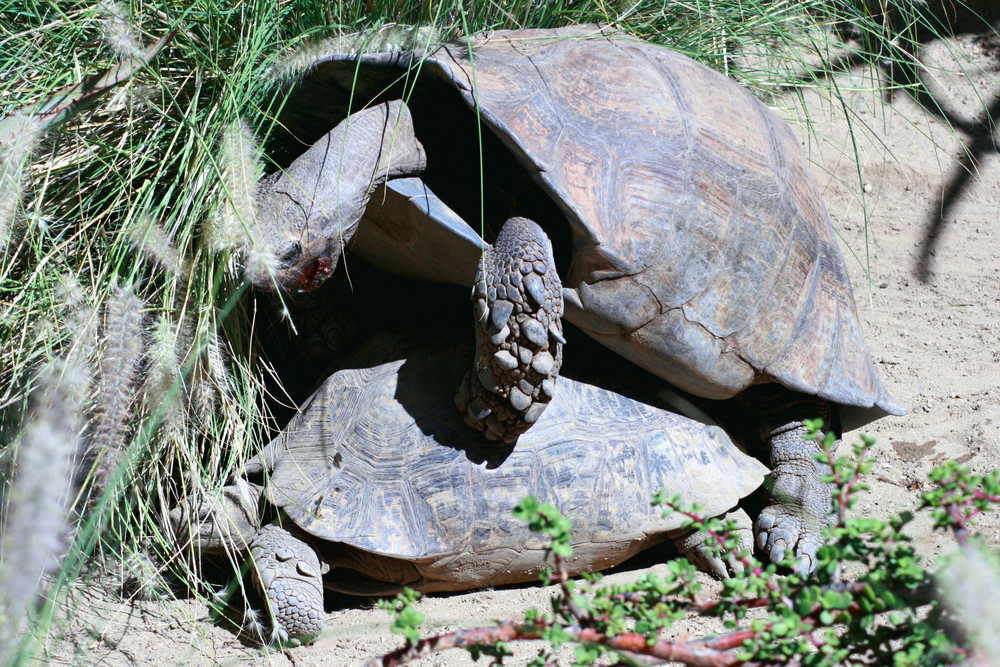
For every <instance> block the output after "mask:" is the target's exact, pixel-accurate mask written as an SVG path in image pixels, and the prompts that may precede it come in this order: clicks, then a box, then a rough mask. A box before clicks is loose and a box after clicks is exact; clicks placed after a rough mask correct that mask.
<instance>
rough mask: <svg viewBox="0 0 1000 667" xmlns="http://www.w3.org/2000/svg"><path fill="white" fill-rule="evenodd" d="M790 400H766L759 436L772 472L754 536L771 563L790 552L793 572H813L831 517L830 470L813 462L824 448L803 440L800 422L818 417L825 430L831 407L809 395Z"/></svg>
mask: <svg viewBox="0 0 1000 667" xmlns="http://www.w3.org/2000/svg"><path fill="white" fill-rule="evenodd" d="M769 398H770V397H769ZM788 398H789V396H788V395H787V394H786V395H785V396H783V397H782V399H784V400H781V401H780V402H779V400H765V401H764V406H763V407H764V410H763V413H762V414H763V419H762V426H761V436H762V437H763V438H764V441H765V442H766V443H768V445H769V448H770V454H771V457H770V458H771V474H770V475H769V476H768V478H767V480H766V481H765V484H766V485H767V491H768V493H767V500H766V501H765V506H764V509H763V510H762V511H761V513H760V515H759V516H758V517H757V521H756V523H755V525H754V532H755V533H756V537H757V546H758V547H759V548H760V549H762V550H763V551H764V552H766V553H767V554H768V555H769V556H770V558H771V561H772V562H775V563H777V562H780V561H781V560H782V559H784V558H785V556H786V555H788V554H792V555H793V556H794V557H795V558H796V559H797V560H798V567H797V569H798V570H799V571H800V572H805V573H808V572H812V571H813V570H814V569H815V568H816V552H817V550H818V549H819V547H820V546H822V544H823V530H824V529H825V528H826V527H827V526H829V525H831V524H832V523H833V520H834V515H833V511H832V510H833V507H832V495H831V491H832V486H831V485H830V484H827V483H825V482H823V481H821V477H822V476H824V475H828V474H830V470H829V467H828V465H827V464H825V463H821V462H819V461H817V460H816V455H817V454H819V453H821V452H822V451H823V448H822V445H821V444H820V442H819V441H818V440H806V439H805V438H804V436H805V435H806V433H807V432H808V429H806V427H805V424H804V423H803V420H804V419H815V418H817V417H819V418H821V419H822V420H823V423H824V425H825V426H826V427H827V428H828V427H829V425H830V424H831V421H832V419H831V418H832V406H831V405H830V403H829V402H828V401H825V400H822V399H818V398H815V397H811V396H795V395H791V397H790V398H791V400H788ZM775 399H777V397H775ZM838 442H839V440H838Z"/></svg>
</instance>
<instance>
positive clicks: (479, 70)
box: [281, 26, 903, 428]
mask: <svg viewBox="0 0 1000 667" xmlns="http://www.w3.org/2000/svg"><path fill="white" fill-rule="evenodd" d="M388 99H403V100H404V101H405V102H406V103H407V105H408V106H409V107H410V110H411V111H412V114H413V118H414V125H415V128H416V134H417V137H418V138H419V140H420V141H421V142H422V144H423V145H424V147H425V149H426V151H427V160H428V169H427V172H426V173H425V174H423V175H422V176H421V178H422V180H423V181H424V182H425V183H426V184H427V185H428V187H429V188H430V190H432V191H433V192H434V193H435V194H436V195H437V196H439V197H440V198H441V200H443V202H444V203H446V204H447V206H448V207H451V208H452V209H453V210H454V211H455V212H457V213H458V215H460V216H461V217H462V218H464V219H465V220H466V221H467V222H469V223H470V224H471V225H472V227H473V228H479V229H481V231H483V232H484V233H485V235H486V236H487V237H488V236H489V234H490V233H491V232H490V230H491V229H494V230H495V229H497V228H499V224H500V223H502V221H503V220H505V219H507V218H508V217H511V216H514V215H518V216H523V217H527V218H530V219H532V220H534V221H535V222H537V223H538V224H540V225H541V226H542V227H543V228H544V229H545V230H546V231H547V233H548V234H549V235H550V236H551V237H552V239H553V243H554V245H555V252H556V259H557V262H558V263H559V264H560V274H561V276H562V282H563V285H564V288H565V295H566V319H568V320H570V321H571V322H573V323H574V324H576V325H577V326H579V327H580V328H581V329H583V330H584V331H585V332H587V333H588V334H589V335H590V336H592V337H593V338H595V339H596V340H598V341H600V342H601V343H603V344H604V345H606V346H607V347H609V348H611V349H612V350H614V351H616V352H618V353H619V354H621V355H622V356H624V357H626V358H628V359H630V360H632V361H633V362H635V363H637V364H638V365H640V366H641V367H643V368H645V369H647V370H649V371H651V372H653V373H655V374H656V375H658V376H660V377H662V378H664V379H666V380H668V381H670V382H671V383H673V384H674V385H676V386H678V387H680V388H682V389H684V390H687V391H689V392H691V393H693V394H696V395H699V396H703V397H706V398H712V399H723V398H728V397H732V396H734V395H736V394H738V393H739V392H741V391H743V390H745V389H746V388H748V387H749V386H751V385H754V384H758V383H768V382H774V383H779V384H781V385H784V386H785V387H788V388H789V389H792V390H794V391H798V392H802V393H805V394H813V395H817V396H820V397H823V398H826V399H828V400H830V401H833V402H835V403H839V404H841V405H843V406H845V408H847V409H845V410H842V419H843V425H844V427H845V428H853V427H856V426H860V425H862V424H864V423H867V422H868V421H871V420H872V419H875V418H877V417H880V416H883V415H884V414H886V413H891V414H902V412H903V410H902V408H900V407H899V406H898V405H897V404H896V402H895V401H894V399H893V398H892V396H890V394H889V392H888V391H887V390H886V388H885V387H884V386H883V384H882V382H881V380H880V379H879V377H878V374H877V372H876V369H875V366H874V364H873V363H872V360H871V357H870V354H869V352H868V348H867V345H866V344H865V341H864V337H863V335H862V329H861V324H860V322H859V318H858V315H857V311H856V307H855V303H854V298H853V295H852V291H851V285H850V280H849V278H848V275H847V271H846V267H845V265H844V261H843V259H842V257H841V254H840V250H839V248H838V245H837V240H836V237H835V235H834V232H833V229H832V226H831V224H830V220H829V216H828V214H827V211H826V209H825V208H824V205H823V202H822V201H821V199H820V197H819V194H818V192H817V187H816V185H815V183H814V180H813V178H812V176H811V175H810V172H809V166H808V164H807V162H806V160H805V158H804V156H803V154H802V152H801V150H800V148H799V142H798V141H797V139H796V137H795V135H794V134H793V133H792V131H791V129H790V128H789V127H788V126H787V125H786V124H785V123H784V122H782V121H781V120H780V119H779V118H778V117H777V116H776V115H775V114H774V113H772V112H771V111H770V110H769V109H768V108H767V107H766V106H765V105H764V104H762V103H761V102H760V101H759V100H758V99H757V98H755V97H754V96H753V95H752V94H751V93H750V92H749V91H747V90H746V89H744V88H743V87H741V86H740V85H738V84H737V83H735V82H734V81H732V80H730V79H728V78H726V77H725V76H723V75H721V74H719V73H717V72H715V71H713V70H711V69H709V68H707V67H705V66H703V65H700V64H698V63H696V62H695V61H693V60H691V59H689V58H687V57H685V56H684V55H681V54H679V53H677V52H674V51H672V50H670V49H668V48H664V47H661V46H656V45H652V44H648V43H644V42H642V41H639V40H637V39H635V38H632V37H629V36H626V35H622V34H615V33H612V32H610V31H608V30H607V29H603V28H598V27H592V26H591V27H586V26H576V27H570V28H561V29H556V30H522V31H506V32H500V31H498V32H492V33H488V34H484V35H478V36H473V37H470V38H469V39H468V40H467V41H466V40H463V41H462V42H460V43H448V44H444V45H442V46H439V47H435V48H432V49H429V50H428V51H427V52H396V53H365V54H362V55H357V54H354V55H351V54H330V55H327V56H324V57H322V58H319V59H318V60H316V62H315V63H314V64H313V66H312V68H311V70H310V72H309V73H308V74H307V75H306V76H305V77H304V78H303V79H302V80H301V81H300V82H298V83H297V84H296V86H295V87H294V89H293V90H292V91H291V97H290V98H289V99H288V100H287V101H286V102H285V105H284V109H285V112H284V113H283V115H282V117H281V120H282V123H283V124H284V125H285V126H286V127H287V128H289V130H290V131H291V132H292V134H293V135H294V139H295V141H296V142H302V143H301V144H299V145H304V144H308V143H310V142H312V141H314V140H315V139H317V138H318V137H319V136H321V135H322V134H323V133H324V132H326V131H328V130H329V129H330V128H331V127H333V126H334V125H335V124H336V123H337V122H339V121H341V120H343V119H344V118H345V117H346V116H347V115H348V114H349V113H350V112H351V111H353V110H357V109H360V108H363V107H365V106H367V105H370V104H374V103H380V102H383V101H385V100H388ZM475 112H478V114H477V113H475ZM480 128H481V130H482V132H481V135H482V136H481V138H480ZM481 183H482V187H480V184H481ZM390 185H391V183H390ZM480 192H482V197H480ZM379 201H381V198H380V197H379V196H377V195H376V196H373V197H372V202H373V203H372V204H371V205H370V206H369V208H371V207H372V206H377V205H378V202H379ZM383 217H385V216H384V215H383ZM363 226H364V225H362V227H363ZM472 247H474V246H472ZM424 261H426V262H429V263H430V265H431V266H435V265H434V261H435V257H434V256H429V257H425V258H424ZM449 267H451V264H449ZM451 268H453V267H451ZM442 269H443V267H442ZM442 279H447V278H442ZM463 280H464V281H465V284H471V282H472V276H471V275H469V276H467V277H466V278H464V279H463Z"/></svg>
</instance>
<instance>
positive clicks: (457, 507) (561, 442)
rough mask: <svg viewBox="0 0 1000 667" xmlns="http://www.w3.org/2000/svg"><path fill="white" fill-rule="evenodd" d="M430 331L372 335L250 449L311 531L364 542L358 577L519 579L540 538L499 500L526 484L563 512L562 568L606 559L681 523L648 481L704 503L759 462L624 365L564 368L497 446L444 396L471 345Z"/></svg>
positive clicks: (539, 562)
mask: <svg viewBox="0 0 1000 667" xmlns="http://www.w3.org/2000/svg"><path fill="white" fill-rule="evenodd" d="M429 338H430V340H428V339H423V340H421V339H419V338H417V339H414V340H408V339H406V338H401V337H400V336H398V335H389V334H380V335H378V336H376V337H375V338H374V339H373V340H371V341H370V342H369V343H368V344H366V345H365V346H364V347H363V348H362V349H360V350H359V351H358V352H357V354H356V355H352V356H351V357H350V358H349V359H347V360H345V362H344V368H343V369H342V370H339V371H337V372H335V373H333V374H332V375H331V376H330V378H329V379H328V380H327V381H326V382H325V383H324V385H323V386H322V387H321V388H320V389H319V390H317V392H316V394H315V395H314V397H313V399H312V401H311V403H310V404H309V405H307V406H305V407H304V408H303V410H302V412H301V413H300V414H299V415H298V416H297V417H295V419H293V420H292V422H291V423H289V425H288V427H287V428H286V429H285V431H284V432H283V433H282V434H281V435H279V436H278V437H277V438H276V439H275V440H274V441H272V443H271V444H270V445H268V448H267V449H266V450H265V452H264V454H263V455H262V456H263V458H264V459H265V460H268V461H274V465H273V470H272V473H271V475H270V478H269V482H268V485H267V487H266V489H265V493H266V494H267V497H268V499H269V500H270V501H271V502H272V503H273V504H275V505H276V506H278V507H280V508H282V509H283V510H284V512H285V513H286V514H287V515H288V516H289V517H290V518H291V519H292V520H294V521H295V522H296V523H297V524H298V525H299V526H300V527H301V528H302V529H304V530H306V531H308V532H309V533H312V534H313V535H315V536H316V537H318V538H320V539H322V540H327V541H330V542H336V543H339V545H340V546H342V547H347V548H349V549H355V550H359V551H361V552H364V553H365V554H366V556H365V557H364V558H359V557H353V558H352V560H351V562H350V564H349V566H350V567H354V568H357V567H359V565H358V563H363V567H364V571H363V574H365V575H366V576H368V577H370V578H371V579H374V580H381V581H392V578H393V577H396V576H398V572H399V566H398V563H399V561H400V560H404V561H410V562H413V563H414V565H415V567H416V568H417V569H418V570H419V571H420V572H421V573H422V574H423V579H422V580H420V581H412V580H409V579H408V580H407V582H406V583H408V584H410V585H413V586H416V587H419V588H421V589H422V590H460V589H467V588H470V587H474V586H476V585H482V584H486V583H488V584H490V585H498V584H502V583H510V582H515V581H528V580H531V579H532V578H533V577H534V576H535V573H537V571H538V570H539V569H541V568H542V567H544V564H545V548H546V543H545V540H544V538H543V537H541V536H539V535H535V534H532V533H531V532H530V531H528V529H527V528H526V526H525V525H524V523H523V522H521V521H519V520H517V519H515V518H514V517H513V516H512V515H511V513H510V509H511V508H512V507H513V506H514V505H515V504H516V503H517V502H518V501H519V500H520V499H521V498H522V497H524V496H526V495H529V494H530V495H535V496H537V497H538V498H539V499H541V500H543V501H545V502H550V503H553V504H554V505H556V506H557V507H559V508H560V509H561V510H562V511H563V512H564V513H565V514H566V515H567V516H569V517H570V518H571V519H572V520H573V522H574V540H575V543H574V550H575V551H574V553H575V558H574V561H573V563H572V564H571V565H572V567H573V568H574V570H575V571H582V570H587V569H590V568H598V569H601V568H605V567H609V566H610V565H612V564H615V563H618V562H621V561H622V560H624V559H625V558H627V557H629V556H630V555H632V554H634V553H636V552H637V551H639V550H641V549H642V548H645V547H646V546H649V545H650V544H654V543H656V542H658V541H661V540H663V539H666V538H667V537H669V536H671V535H672V534H675V533H676V532H678V531H679V529H680V519H679V518H678V517H676V516H674V517H670V518H667V519H665V518H663V517H662V516H661V512H660V511H659V510H658V509H657V508H653V507H651V506H650V504H649V499H650V493H651V490H653V489H657V488H659V487H661V486H664V487H666V488H667V489H668V491H669V492H670V493H679V494H681V496H682V497H684V498H685V500H686V501H689V502H696V503H698V504H700V505H702V506H703V507H704V508H705V512H706V513H707V514H712V515H715V514H720V513H723V512H725V511H727V510H729V509H730V508H732V507H733V506H735V505H736V503H737V502H738V501H739V499H740V498H741V497H743V496H745V495H747V494H748V493H750V492H751V491H752V490H753V489H754V488H756V487H757V486H758V485H759V484H760V482H761V480H762V479H763V474H764V473H765V472H766V469H765V468H764V467H763V466H762V465H761V464H760V463H759V462H758V461H756V460H755V459H752V458H750V457H748V456H746V455H745V454H743V453H742V452H740V451H739V450H738V449H736V447H735V446H734V445H733V444H732V442H731V441H730V439H729V438H728V437H727V436H726V435H725V433H723V432H722V431H721V429H719V428H717V427H710V426H705V425H704V424H700V423H697V422H694V421H692V420H689V419H686V418H684V417H681V416H679V415H676V414H673V413H670V412H667V411H665V410H662V409H660V408H657V407H655V406H654V404H652V403H649V402H645V401H644V400H639V395H646V398H648V399H649V400H651V401H652V400H654V399H653V396H654V393H655V392H654V390H653V389H652V388H649V389H648V394H644V391H646V390H645V389H643V387H644V386H645V383H649V381H650V380H649V379H648V378H647V379H646V380H645V383H643V382H640V381H637V380H636V378H635V377H632V376H630V375H628V374H623V376H622V377H621V380H620V382H621V386H618V387H617V388H616V389H613V388H607V387H599V386H595V385H592V384H588V383H586V382H581V381H579V380H576V379H574V378H572V377H567V376H565V375H563V377H561V378H560V385H559V391H558V392H556V396H555V397H554V398H553V400H552V402H551V403H550V404H549V406H548V408H547V409H546V410H545V412H544V413H543V414H542V416H541V417H540V418H539V420H538V421H537V422H536V423H535V424H534V426H532V428H530V429H528V430H527V431H526V432H525V433H524V434H523V435H522V436H521V437H520V438H519V439H518V441H517V442H516V443H515V444H513V445H508V446H506V447H504V446H500V445H498V444H497V443H495V442H490V441H488V440H486V439H485V438H484V437H482V436H478V435H476V434H475V433H474V432H472V431H470V429H469V428H468V427H467V426H466V425H465V424H464V423H463V421H462V417H461V415H459V413H458V412H457V411H456V410H455V408H454V405H453V403H452V400H451V392H452V388H453V387H454V386H456V385H457V383H458V381H459V379H461V377H462V375H463V373H464V372H465V370H466V368H467V364H468V361H467V360H468V356H467V355H469V354H471V346H470V345H469V344H467V343H464V342H460V343H456V342H454V341H450V340H447V337H444V338H445V339H444V340H442V337H441V336H440V334H437V335H434V336H433V337H429ZM387 360H389V361H387ZM643 377H645V376H643ZM630 395H634V396H637V398H631V397H630ZM339 548H340V547H338V549H339ZM332 552H333V550H332V549H331V550H330V553H332ZM331 558H332V559H334V560H333V562H331V565H333V566H334V567H335V568H336V567H341V566H348V565H347V564H344V563H339V562H336V561H335V558H334V557H333V556H331ZM334 571H335V572H336V570H334ZM336 579H337V578H336V577H331V578H330V580H329V581H328V584H327V585H328V586H329V587H333V588H337V583H336ZM349 592H354V593H358V592H360V591H358V590H356V589H350V591H349Z"/></svg>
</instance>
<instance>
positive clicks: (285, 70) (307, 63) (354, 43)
mask: <svg viewBox="0 0 1000 667" xmlns="http://www.w3.org/2000/svg"><path fill="white" fill-rule="evenodd" d="M439 41H440V33H439V31H438V29H437V28H435V27H434V26H429V25H423V26H410V25H401V24H398V23H393V24H390V25H385V26H382V27H381V28H377V29H375V30H370V31H368V32H363V33H353V34H350V35H341V36H339V37H333V38H330V39H323V40H319V41H316V42H312V43H308V44H305V45H303V46H299V47H297V48H295V49H292V50H290V51H289V52H288V53H286V54H285V55H283V56H282V57H281V58H280V59H279V60H278V61H277V62H276V63H275V64H274V65H272V66H271V67H270V68H269V69H268V70H267V72H266V73H265V77H267V79H268V80H269V81H271V82H273V83H274V84H282V83H286V82H288V81H292V80H295V79H298V78H299V77H301V76H303V75H304V74H306V73H307V72H309V70H310V69H311V68H312V66H313V65H314V64H315V63H316V61H317V60H318V59H319V58H321V57H322V56H326V55H329V54H331V53H350V54H358V53H383V52H390V51H410V50H414V49H421V48H424V47H428V46H433V45H435V44H437V43H438V42H439Z"/></svg>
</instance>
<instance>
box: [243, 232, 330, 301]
mask: <svg viewBox="0 0 1000 667" xmlns="http://www.w3.org/2000/svg"><path fill="white" fill-rule="evenodd" d="M269 227H271V231H272V239H274V240H273V241H272V242H271V243H264V244H261V246H262V248H264V249H263V250H261V256H259V257H249V258H248V259H247V266H246V277H247V280H248V281H249V282H250V283H251V284H252V285H253V286H254V287H256V288H258V289H261V290H265V291H272V292H273V291H281V292H285V293H287V294H300V293H303V292H312V291H313V290H316V289H319V288H320V287H321V286H322V285H323V283H324V282H325V281H326V279H327V278H329V277H330V276H331V275H333V272H334V270H335V269H336V268H337V262H338V261H339V260H340V255H341V254H342V252H343V245H344V243H345V239H343V238H342V234H339V233H337V230H329V231H327V230H323V229H317V228H316V226H312V227H313V233H308V232H304V231H302V232H298V233H295V232H296V231H297V230H294V229H292V230H289V229H288V228H285V230H284V231H285V234H279V233H276V232H277V229H275V228H276V227H278V226H277V225H274V226H270V225H269ZM288 232H293V233H291V234H289V233H288Z"/></svg>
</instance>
